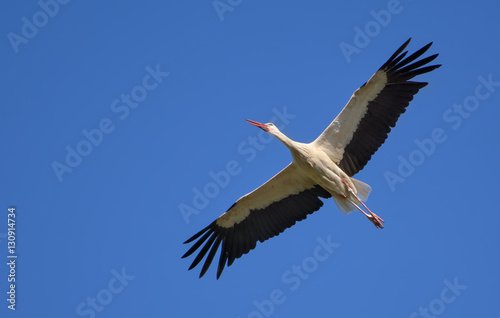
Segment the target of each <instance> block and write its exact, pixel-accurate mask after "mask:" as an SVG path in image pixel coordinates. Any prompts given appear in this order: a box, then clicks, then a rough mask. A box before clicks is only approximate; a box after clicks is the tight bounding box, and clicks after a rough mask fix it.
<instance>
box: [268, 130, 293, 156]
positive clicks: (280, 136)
mask: <svg viewBox="0 0 500 318" xmlns="http://www.w3.org/2000/svg"><path fill="white" fill-rule="evenodd" d="M274 136H275V137H276V138H278V140H279V141H281V142H282V143H283V144H285V146H287V147H288V149H290V151H291V152H292V153H294V152H296V151H297V142H295V141H293V140H291V139H290V138H288V137H287V136H286V135H285V134H284V133H282V132H281V131H277V132H275V133H274Z"/></svg>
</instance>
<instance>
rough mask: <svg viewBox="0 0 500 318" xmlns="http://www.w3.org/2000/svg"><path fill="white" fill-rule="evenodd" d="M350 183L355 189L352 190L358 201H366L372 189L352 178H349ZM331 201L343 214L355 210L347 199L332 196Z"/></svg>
mask: <svg viewBox="0 0 500 318" xmlns="http://www.w3.org/2000/svg"><path fill="white" fill-rule="evenodd" d="M351 181H352V183H353V184H354V187H355V189H353V190H354V191H355V192H356V195H357V196H358V197H359V199H360V200H362V201H366V200H368V196H369V195H370V192H371V191H372V188H371V187H370V186H369V185H368V184H366V183H364V182H362V181H359V180H356V179H354V178H351ZM333 200H334V201H335V203H336V204H337V207H338V208H339V210H340V212H342V213H343V214H349V213H351V212H352V211H354V210H356V209H357V208H356V207H355V206H354V205H353V204H352V203H351V201H349V199H347V198H342V197H337V196H333Z"/></svg>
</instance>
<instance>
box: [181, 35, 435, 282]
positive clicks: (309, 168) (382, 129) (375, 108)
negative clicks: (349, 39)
mask: <svg viewBox="0 0 500 318" xmlns="http://www.w3.org/2000/svg"><path fill="white" fill-rule="evenodd" d="M410 40H411V38H410V39H408V41H406V42H405V43H404V44H403V45H402V46H401V47H400V48H399V49H398V50H397V51H396V52H395V53H394V54H393V55H392V56H391V57H390V58H389V60H388V61H387V62H385V64H384V65H382V67H381V68H380V69H379V70H378V71H377V72H376V73H375V74H374V75H373V76H372V77H371V78H370V79H369V80H368V82H366V83H365V84H363V85H362V86H361V87H360V88H358V89H357V90H356V91H355V92H354V94H353V95H352V97H351V99H350V100H349V102H348V103H347V105H346V106H345V107H344V109H343V110H342V111H341V112H340V114H339V115H338V116H337V118H335V120H334V121H333V122H332V123H331V124H330V125H329V126H328V127H327V128H326V129H325V131H323V133H322V134H321V135H320V136H319V137H318V138H317V139H316V140H314V141H313V142H311V143H308V144H306V143H300V142H296V141H293V140H291V139H290V138H288V137H287V136H285V135H284V134H283V133H282V132H280V131H279V130H278V128H276V126H275V125H273V124H272V123H268V124H262V123H258V122H255V121H252V120H247V121H248V123H250V124H252V125H254V126H257V127H259V128H261V129H263V130H264V131H266V132H268V133H269V134H271V135H273V136H274V137H276V138H278V139H279V140H280V141H281V142H282V143H284V144H285V146H287V147H288V149H290V152H291V153H292V158H293V161H292V162H291V163H290V164H289V165H288V166H287V167H286V168H284V169H283V170H282V171H280V172H279V173H278V174H277V175H275V176H274V177H273V178H271V179H270V180H269V181H267V182H266V183H264V184H263V185H262V186H260V187H259V188H257V189H256V190H254V191H252V192H250V193H248V194H246V195H244V196H242V197H241V198H239V199H238V200H237V201H236V202H235V203H234V204H233V205H232V206H231V207H230V208H229V210H227V211H226V213H224V214H222V215H221V216H220V217H219V218H218V219H216V220H215V221H213V222H212V223H211V224H210V225H208V226H207V227H206V228H204V229H203V230H201V231H200V232H198V233H197V234H195V235H194V236H193V237H191V238H190V239H188V240H187V241H186V242H184V243H190V242H192V241H194V240H196V239H198V241H197V242H196V243H195V244H194V245H193V246H192V247H191V248H190V249H189V250H188V251H187V252H186V254H184V255H183V256H182V257H183V258H184V257H187V256H189V255H191V254H192V253H194V252H195V251H196V250H197V249H198V248H199V247H200V246H201V245H203V244H204V245H203V247H202V248H201V251H200V252H199V253H198V255H197V256H196V258H195V259H194V261H193V263H192V264H191V266H190V267H189V269H190V270H191V269H192V268H194V267H195V266H196V265H198V263H199V262H200V261H201V260H202V259H203V257H204V256H205V255H206V254H207V252H208V256H207V258H206V260H205V263H204V265H203V267H202V269H201V273H200V278H201V277H202V276H203V275H204V274H205V273H206V271H207V270H208V268H209V267H210V264H211V263H212V260H213V259H214V256H215V254H216V252H217V250H218V249H219V246H222V250H221V253H220V258H219V264H218V267H217V279H219V277H220V275H221V273H222V270H223V269H224V266H225V265H226V264H227V266H230V265H231V264H232V263H233V262H234V260H235V259H236V258H240V257H241V256H242V255H243V254H246V253H248V252H249V251H250V250H252V249H254V248H255V246H256V244H257V241H260V242H264V241H266V240H267V239H269V238H271V237H273V236H276V235H278V234H280V233H281V232H283V231H284V230H285V229H287V228H289V227H291V226H292V225H294V224H295V222H297V221H300V220H303V219H305V218H306V217H307V215H308V214H311V213H313V212H314V211H317V210H318V209H319V208H320V207H321V206H322V205H323V202H322V201H321V200H320V198H325V199H326V198H330V197H333V200H335V203H336V204H337V206H338V208H339V209H340V211H341V212H342V213H344V214H348V213H350V212H352V211H354V210H356V209H357V210H359V211H361V212H362V213H363V214H364V215H365V216H366V217H367V218H368V219H369V220H370V221H371V222H372V223H373V224H374V225H375V226H376V227H377V228H383V225H382V223H383V222H384V221H383V220H382V219H381V218H380V217H378V216H377V215H376V214H374V213H373V212H371V211H370V210H369V209H368V208H367V207H366V205H365V204H364V203H363V201H366V199H367V198H368V194H369V193H370V191H371V188H370V186H369V185H367V184H366V183H363V182H361V181H359V180H356V179H354V178H352V176H353V175H355V174H356V173H357V172H358V171H360V170H361V169H363V167H364V166H365V165H366V163H367V162H368V161H369V160H370V158H371V156H372V155H373V154H374V153H375V151H377V149H378V148H379V147H380V146H381V145H382V144H383V143H384V141H385V139H386V138H387V134H388V133H389V132H390V131H391V127H394V126H395V125H396V121H397V120H398V117H399V115H401V114H402V113H404V111H405V109H406V107H407V106H408V104H409V102H410V101H411V100H412V99H413V95H415V94H416V93H417V92H418V91H419V90H420V89H421V88H422V87H424V86H426V85H427V83H425V82H414V81H410V79H412V78H413V77H415V76H417V75H420V74H424V73H427V72H430V71H432V70H434V69H436V68H438V67H440V66H441V65H431V66H425V67H424V65H426V64H427V63H429V62H431V61H432V60H434V59H435V58H436V57H437V56H438V54H434V55H431V56H429V57H426V58H423V59H421V60H419V61H416V62H414V63H411V62H413V61H415V60H416V59H417V58H419V57H420V56H422V54H424V53H425V52H426V51H427V50H428V49H429V47H430V46H431V44H432V42H431V43H429V44H427V45H426V46H424V47H423V48H421V49H420V50H418V51H416V52H415V53H413V54H411V55H410V56H408V57H406V58H404V57H405V56H406V54H407V52H408V51H405V52H403V50H404V49H405V48H406V46H407V45H408V43H409V42H410ZM403 58H404V59H403ZM410 63H411V64H410ZM360 205H361V206H362V207H364V208H365V209H366V212H365V211H364V210H363V209H362V207H361V206H360ZM209 250H210V251H209Z"/></svg>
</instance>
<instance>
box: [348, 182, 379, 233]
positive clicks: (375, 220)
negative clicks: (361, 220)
mask: <svg viewBox="0 0 500 318" xmlns="http://www.w3.org/2000/svg"><path fill="white" fill-rule="evenodd" d="M340 180H342V182H343V183H344V184H345V186H346V187H347V189H348V190H349V192H351V193H352V194H353V195H354V196H355V197H356V199H357V200H358V201H359V202H361V204H362V205H363V206H364V207H365V209H366V210H367V211H368V212H369V213H370V214H368V213H366V212H365V211H363V210H362V209H361V208H360V207H359V206H358V205H357V204H354V203H353V204H354V206H355V207H356V208H357V209H358V210H360V211H361V212H362V213H363V214H364V215H365V216H366V217H367V218H368V220H370V221H371V222H372V223H373V225H375V227H377V228H380V229H383V228H384V225H383V224H382V223H384V222H385V221H384V220H382V218H381V217H379V216H378V215H376V214H375V213H373V212H372V211H370V209H369V208H368V207H367V206H366V205H365V204H364V203H363V201H361V199H360V198H359V197H358V196H357V195H356V193H354V191H353V190H352V189H351V187H350V186H349V185H348V184H347V182H345V180H344V179H342V177H340Z"/></svg>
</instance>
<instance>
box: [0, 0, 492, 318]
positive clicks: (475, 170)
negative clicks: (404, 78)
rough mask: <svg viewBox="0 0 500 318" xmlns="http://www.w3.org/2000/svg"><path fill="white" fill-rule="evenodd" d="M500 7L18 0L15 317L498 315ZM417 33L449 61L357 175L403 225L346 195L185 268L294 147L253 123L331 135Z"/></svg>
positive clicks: (13, 82)
mask: <svg viewBox="0 0 500 318" xmlns="http://www.w3.org/2000/svg"><path fill="white" fill-rule="evenodd" d="M498 10H499V4H498V3H497V2H495V1H477V2H475V3H469V2H456V1H437V2H436V1H409V0H401V1H400V2H398V1H394V0H390V1H387V0H384V1H350V2H343V3H342V4H338V3H336V2H334V1H312V2H305V1H271V2H266V1H238V0H233V1H229V0H220V1H217V2H212V1H199V2H198V3H192V2H191V3H187V2H186V3H185V2H173V1H170V2H160V1H150V2H147V3H142V2H141V3H140V2H138V1H136V2H134V3H120V4H101V3H98V2H90V3H88V2H85V3H84V2H77V1H68V2H67V3H64V1H60V2H55V1H54V0H45V1H44V0H41V1H40V2H37V1H29V2H26V1H25V2H23V4H20V3H14V2H12V3H8V4H4V9H3V10H1V12H0V21H1V22H0V34H3V40H2V41H0V52H1V53H0V54H1V55H2V63H1V70H0V72H1V73H2V88H3V92H4V93H3V101H2V107H1V108H0V111H1V112H0V130H1V133H0V136H1V139H0V147H1V149H2V156H1V158H0V160H1V163H2V167H3V168H2V170H1V171H2V173H1V178H0V180H1V181H0V182H1V183H0V190H1V194H2V195H1V196H0V201H1V204H0V209H2V210H1V211H0V251H1V252H0V258H1V262H0V263H1V264H3V265H2V266H0V291H1V295H2V296H1V297H0V298H1V299H2V301H0V304H1V305H0V316H2V317H34V316H39V315H40V314H42V316H44V317H201V316H203V317H214V316H215V315H217V316H218V317H235V318H236V317H242V318H244V317H271V316H272V317H291V316H293V317H295V316H304V315H308V316H312V317H413V318H415V317H425V316H426V315H427V316H436V317H437V316H439V317H470V316H476V317H493V316H494V314H493V313H495V312H497V306H496V301H497V299H498V296H499V291H498V285H499V284H500V276H499V274H498V267H499V266H500V257H499V254H498V244H499V243H500V230H499V229H500V216H499V215H498V211H499V209H498V206H497V204H496V202H495V199H496V198H497V192H498V189H499V187H498V183H497V181H496V179H497V178H498V169H497V158H498V155H499V147H498V141H497V140H496V138H495V137H496V136H495V131H496V130H495V128H496V126H497V125H498V124H497V119H498V117H499V116H500V110H499V108H498V107H497V106H498V105H499V103H500V83H499V82H500V67H499V64H498V56H499V53H500V52H499V48H500V46H499V42H498V41H497V38H498V34H497V30H498V23H497V21H498V14H497V13H498ZM409 37H412V38H413V40H412V42H411V44H410V46H409V48H410V50H416V49H418V48H420V47H421V46H423V45H425V44H427V43H428V42H430V41H434V45H433V46H432V47H431V49H430V53H429V54H433V53H440V56H439V57H438V59H437V62H438V63H441V64H443V67H441V68H440V69H438V70H436V71H434V72H432V73H430V74H425V75H424V76H421V77H420V78H419V79H420V80H422V81H428V82H429V83H430V84H429V85H428V86H427V87H426V88H425V89H423V90H422V91H421V92H419V93H418V95H417V96H416V98H415V99H414V101H413V102H412V103H411V104H410V107H409V108H408V110H407V112H406V113H405V114H403V115H402V117H401V118H400V120H399V122H398V125H397V127H396V128H395V129H393V131H392V132H391V134H390V136H389V139H388V140H387V142H386V143H385V144H384V145H383V147H381V149H380V150H379V151H378V152H377V153H376V155H375V156H374V157H373V158H372V160H371V161H370V163H369V164H368V165H367V167H366V168H365V169H364V170H363V171H361V172H360V173H359V174H358V175H357V178H358V179H360V180H363V181H365V182H366V183H368V184H370V185H371V186H372V188H373V191H372V193H371V196H370V198H369V200H368V202H367V204H368V206H369V207H370V208H371V209H372V210H374V211H376V212H377V213H378V214H379V215H380V216H381V217H382V218H383V219H385V221H386V223H385V229H383V230H378V229H376V228H375V227H374V226H373V225H372V224H371V223H370V222H368V221H367V220H366V218H365V217H363V216H362V215H361V214H360V213H357V212H355V213H352V214H350V215H349V216H345V215H342V214H341V213H340V212H339V211H338V209H337V207H336V206H335V204H334V202H333V200H327V201H325V205H324V206H323V208H322V209H321V210H320V211H319V212H316V213H314V214H313V215H311V216H310V217H308V219H307V220H306V221H303V222H300V223H298V224H297V225H295V226H294V227H293V228H291V229H289V230H287V231H285V232H284V233H283V234H281V235H280V236H278V237H276V238H273V239H271V240H269V241H267V242H265V243H263V244H260V243H259V244H258V246H257V248H256V249H255V250H254V251H252V252H251V253H250V254H248V255H245V256H244V257H242V258H241V259H239V260H237V261H236V262H235V263H234V264H233V265H232V266H231V267H229V268H226V270H225V271H224V273H223V275H222V277H221V279H219V280H218V281H217V280H216V279H215V268H211V269H210V270H209V271H208V273H207V275H206V276H205V277H203V279H198V274H199V269H198V268H197V269H196V270H193V271H187V268H188V267H189V265H190V263H191V261H192V258H189V259H187V260H185V259H181V258H180V257H181V256H182V255H183V254H184V252H185V251H186V249H187V248H188V246H186V245H183V244H182V242H184V241H185V240H186V239H187V238H189V237H190V236H191V235H192V234H194V233H195V232H197V231H198V230H200V229H201V228H203V227H205V226H206V225H207V224H208V223H210V222H212V221H213V219H215V218H216V217H218V216H219V215H220V214H221V213H223V212H224V211H225V210H226V209H227V208H228V207H229V206H230V205H231V204H232V203H233V202H234V201H235V200H236V199H237V198H239V197H240V196H241V195H243V194H245V193H247V192H249V191H251V190H253V189H254V188H255V187H257V186H259V185H260V184H262V183H263V182H264V181H266V180H267V179H269V178H270V177H271V176H272V175H274V174H275V173H276V172H278V171H279V170H280V169H282V168H283V167H284V166H285V165H286V164H287V163H288V162H289V161H290V160H291V157H290V155H289V152H288V150H287V149H286V147H284V146H283V145H282V144H280V143H279V142H277V141H275V140H271V139H269V138H268V137H267V136H265V135H262V134H261V133H260V130H259V129H257V128H255V127H253V126H251V125H248V124H246V123H245V121H244V119H245V118H249V119H253V120H256V121H260V122H269V121H274V122H275V123H276V124H278V125H280V126H283V127H284V130H283V131H284V132H285V133H286V134H287V135H288V136H290V137H291V138H292V139H294V140H297V141H302V142H309V141H312V140H314V138H316V136H317V135H318V134H319V133H320V132H321V131H322V130H323V129H324V128H325V127H326V126H327V125H328V123H329V122H330V121H331V120H332V119H333V118H334V117H335V116H336V115H337V113H338V112H339V111H340V110H341V109H342V107H343V106H344V105H345V103H346V102H347V100H348V99H349V97H350V96H351V94H352V92H353V91H354V90H355V89H356V88H357V87H359V86H360V85H361V84H363V83H364V82H365V81H366V80H367V79H368V78H369V77H370V76H371V75H372V74H373V73H374V72H375V71H376V70H377V69H378V67H380V66H381V65H382V64H383V63H384V62H385V61H386V59H387V58H388V57H389V56H390V55H391V54H392V53H393V52H394V50H396V49H397V47H399V46H400V45H401V44H402V43H403V42H404V41H405V40H406V39H408V38H409ZM346 47H350V49H351V51H345V50H344V51H343V49H342V48H346ZM346 52H347V53H346ZM223 175H225V176H229V178H226V179H227V180H222V179H220V178H222V177H221V176H223ZM217 181H218V182H217ZM199 193H201V195H200V194H199ZM10 206H15V207H16V253H17V256H18V258H17V259H16V262H17V263H16V268H15V270H16V277H15V278H16V282H15V283H16V312H13V311H12V310H10V309H8V308H7V305H8V304H9V303H8V302H7V297H9V294H7V292H8V291H9V283H8V281H7V279H8V275H9V267H8V266H7V262H8V261H9V259H8V258H7V255H8V250H7V242H8V237H7V218H8V211H7V209H8V208H9V207H10ZM182 211H190V212H191V214H189V213H187V214H186V213H184V214H183V213H182Z"/></svg>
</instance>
